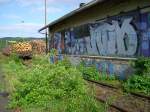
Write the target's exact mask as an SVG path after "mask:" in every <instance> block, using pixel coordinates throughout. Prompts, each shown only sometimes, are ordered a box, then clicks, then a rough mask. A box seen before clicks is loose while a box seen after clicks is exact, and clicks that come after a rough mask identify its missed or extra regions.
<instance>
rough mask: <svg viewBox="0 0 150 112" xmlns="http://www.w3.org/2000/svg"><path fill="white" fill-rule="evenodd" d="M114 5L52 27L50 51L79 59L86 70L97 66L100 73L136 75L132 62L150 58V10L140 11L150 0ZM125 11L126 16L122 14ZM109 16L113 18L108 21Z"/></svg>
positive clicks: (104, 4)
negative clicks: (140, 7)
mask: <svg viewBox="0 0 150 112" xmlns="http://www.w3.org/2000/svg"><path fill="white" fill-rule="evenodd" d="M112 1H113V0H110V1H108V2H107V3H102V4H101V5H100V4H98V5H96V6H94V7H92V8H90V9H89V10H85V11H83V12H81V13H80V14H78V15H74V16H73V17H71V18H69V19H67V20H65V21H63V22H61V23H58V24H56V25H55V26H54V27H52V28H51V29H52V30H51V33H52V32H53V33H52V34H53V37H54V38H53V39H52V40H51V45H52V46H51V47H53V48H56V49H57V50H58V51H59V53H60V54H67V55H70V56H75V57H80V58H81V59H82V60H83V61H85V62H86V65H87V66H88V65H93V64H94V65H95V66H96V67H97V69H98V70H99V71H102V72H106V73H108V74H110V75H112V74H116V75H118V76H119V77H120V78H122V79H124V78H126V77H127V76H128V75H130V74H132V72H133V70H132V68H131V67H130V65H129V62H130V60H134V58H137V57H139V56H145V57H149V56H150V10H149V9H148V8H147V9H142V10H138V9H137V6H145V5H146V3H147V0H145V1H141V0H136V2H135V0H122V1H120V2H119V1H117V0H114V1H113V2H112ZM116 3H117V4H116ZM104 8H105V11H104ZM101 9H103V10H101ZM131 9H132V10H131ZM133 9H136V10H133ZM128 10H130V11H128ZM122 11H127V12H125V13H120V14H119V12H122ZM108 15H111V16H109V17H107V18H105V16H108ZM112 15H114V16H112ZM103 17H104V19H102V18H103ZM79 18H80V19H79ZM98 19H99V20H98ZM79 24H80V25H79ZM57 25H58V26H59V28H57V27H58V26H57ZM93 56H94V57H93Z"/></svg>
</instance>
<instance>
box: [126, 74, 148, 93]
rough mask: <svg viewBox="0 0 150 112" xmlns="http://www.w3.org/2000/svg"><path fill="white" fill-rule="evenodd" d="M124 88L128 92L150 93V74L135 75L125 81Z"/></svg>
mask: <svg viewBox="0 0 150 112" xmlns="http://www.w3.org/2000/svg"><path fill="white" fill-rule="evenodd" d="M124 89H125V90H126V91H128V92H138V93H144V94H146V95H150V76H148V75H142V76H139V75H133V76H131V77H130V78H129V79H128V80H127V82H125V83H124Z"/></svg>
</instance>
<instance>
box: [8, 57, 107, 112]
mask: <svg viewBox="0 0 150 112" xmlns="http://www.w3.org/2000/svg"><path fill="white" fill-rule="evenodd" d="M64 63H65V62H62V63H61V62H59V63H58V64H49V63H48V61H47V59H46V58H44V57H43V58H33V63H32V67H30V68H28V69H27V67H26V69H24V66H20V63H18V60H16V61H14V60H12V62H11V63H9V64H8V65H7V66H8V67H7V68H9V71H12V72H14V68H15V76H16V77H18V78H16V80H17V81H15V82H13V84H14V83H16V82H17V83H16V84H14V86H15V89H14V90H13V92H12V94H11V96H10V99H11V102H10V105H9V106H10V107H11V108H17V107H21V108H22V109H23V110H25V111H26V112H29V111H36V112H38V111H45V112H47V111H52V112H104V108H103V106H102V105H101V104H99V103H98V102H97V101H96V100H95V99H94V98H93V94H92V93H91V94H89V93H88V91H89V90H88V87H87V86H86V83H85V81H84V79H83V78H82V74H81V72H79V71H78V70H77V69H76V68H74V67H71V66H70V67H68V63H67V67H66V65H65V64H64ZM12 65H13V67H12ZM10 66H11V67H10ZM22 68H23V69H22ZM9 73H10V72H9ZM12 75H13V74H12Z"/></svg>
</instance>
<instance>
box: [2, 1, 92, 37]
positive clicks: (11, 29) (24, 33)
mask: <svg viewBox="0 0 150 112" xmlns="http://www.w3.org/2000/svg"><path fill="white" fill-rule="evenodd" d="M47 1H48V5H47V6H48V23H50V22H52V21H54V20H56V19H58V18H59V17H61V16H63V15H64V14H66V13H68V12H70V11H72V10H74V9H76V8H78V7H79V3H81V2H85V3H87V2H89V1H91V0H47ZM43 25H44V0H0V37H43V36H42V35H40V34H39V33H38V29H40V28H41V27H43Z"/></svg>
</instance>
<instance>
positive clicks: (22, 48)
mask: <svg viewBox="0 0 150 112" xmlns="http://www.w3.org/2000/svg"><path fill="white" fill-rule="evenodd" d="M13 51H14V52H16V53H17V54H18V55H19V56H20V57H31V56H32V46H31V44H30V43H29V42H18V43H16V44H14V45H13Z"/></svg>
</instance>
